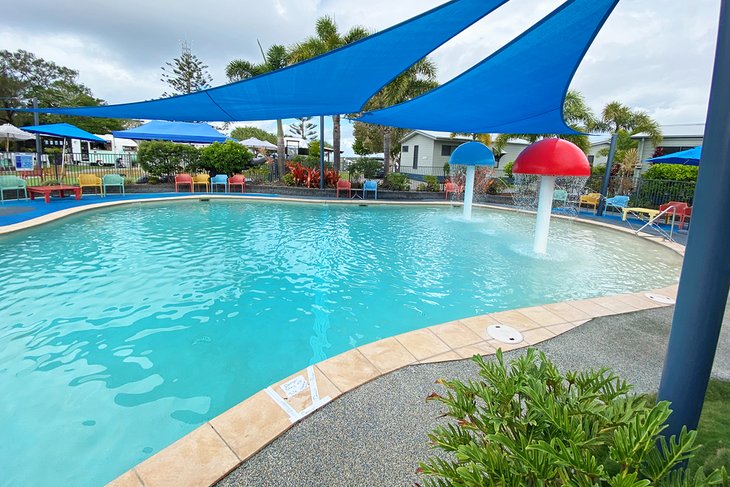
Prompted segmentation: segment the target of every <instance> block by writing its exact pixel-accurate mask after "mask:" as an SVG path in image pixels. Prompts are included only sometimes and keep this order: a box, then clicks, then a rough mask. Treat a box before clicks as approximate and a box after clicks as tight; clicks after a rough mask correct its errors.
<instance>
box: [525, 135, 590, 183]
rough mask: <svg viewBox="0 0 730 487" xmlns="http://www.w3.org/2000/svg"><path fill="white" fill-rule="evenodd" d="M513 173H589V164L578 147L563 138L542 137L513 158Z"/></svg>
mask: <svg viewBox="0 0 730 487" xmlns="http://www.w3.org/2000/svg"><path fill="white" fill-rule="evenodd" d="M512 173H513V174H537V175H540V176H582V177H588V176H590V175H591V164H590V162H588V158H587V157H586V155H585V153H584V152H583V151H582V150H580V147H578V146H577V145H575V144H574V143H572V142H568V141H567V140H563V139H554V138H551V139H542V140H538V141H537V142H535V143H534V144H532V145H529V146H528V147H527V148H525V150H523V151H522V152H520V155H518V156H517V159H515V164H514V165H513V166H512Z"/></svg>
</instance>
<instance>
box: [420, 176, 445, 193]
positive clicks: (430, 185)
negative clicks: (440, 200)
mask: <svg viewBox="0 0 730 487" xmlns="http://www.w3.org/2000/svg"><path fill="white" fill-rule="evenodd" d="M423 182H424V183H426V191H441V186H440V185H439V180H438V179H437V178H436V176H424V177H423Z"/></svg>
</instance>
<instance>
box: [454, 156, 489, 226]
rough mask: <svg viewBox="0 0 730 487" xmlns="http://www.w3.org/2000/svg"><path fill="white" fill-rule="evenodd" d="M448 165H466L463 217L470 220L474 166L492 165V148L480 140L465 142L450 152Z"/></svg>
mask: <svg viewBox="0 0 730 487" xmlns="http://www.w3.org/2000/svg"><path fill="white" fill-rule="evenodd" d="M449 165H451V166H454V165H461V166H466V182H465V186H464V218H466V219H467V220H471V207H472V202H473V201H474V173H475V172H476V166H494V154H493V153H492V149H490V148H489V147H487V146H486V145H484V144H482V143H481V142H466V143H465V144H461V145H460V146H459V147H457V148H456V149H455V150H454V152H452V153H451V158H450V159H449Z"/></svg>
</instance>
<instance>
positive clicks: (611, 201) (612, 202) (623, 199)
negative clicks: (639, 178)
mask: <svg viewBox="0 0 730 487" xmlns="http://www.w3.org/2000/svg"><path fill="white" fill-rule="evenodd" d="M610 206H613V207H614V208H615V209H616V210H617V211H621V210H623V209H624V208H626V207H627V206H629V197H628V196H614V197H612V198H607V199H606V210H608V208H609V207H610Z"/></svg>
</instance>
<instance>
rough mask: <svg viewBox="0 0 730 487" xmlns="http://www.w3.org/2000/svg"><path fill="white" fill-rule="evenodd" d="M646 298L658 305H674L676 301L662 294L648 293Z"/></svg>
mask: <svg viewBox="0 0 730 487" xmlns="http://www.w3.org/2000/svg"><path fill="white" fill-rule="evenodd" d="M644 296H646V297H647V298H649V299H651V300H652V301H656V302H657V303H661V304H674V299H672V298H670V297H669V296H663V295H661V294H652V293H646V294H645V295H644Z"/></svg>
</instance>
